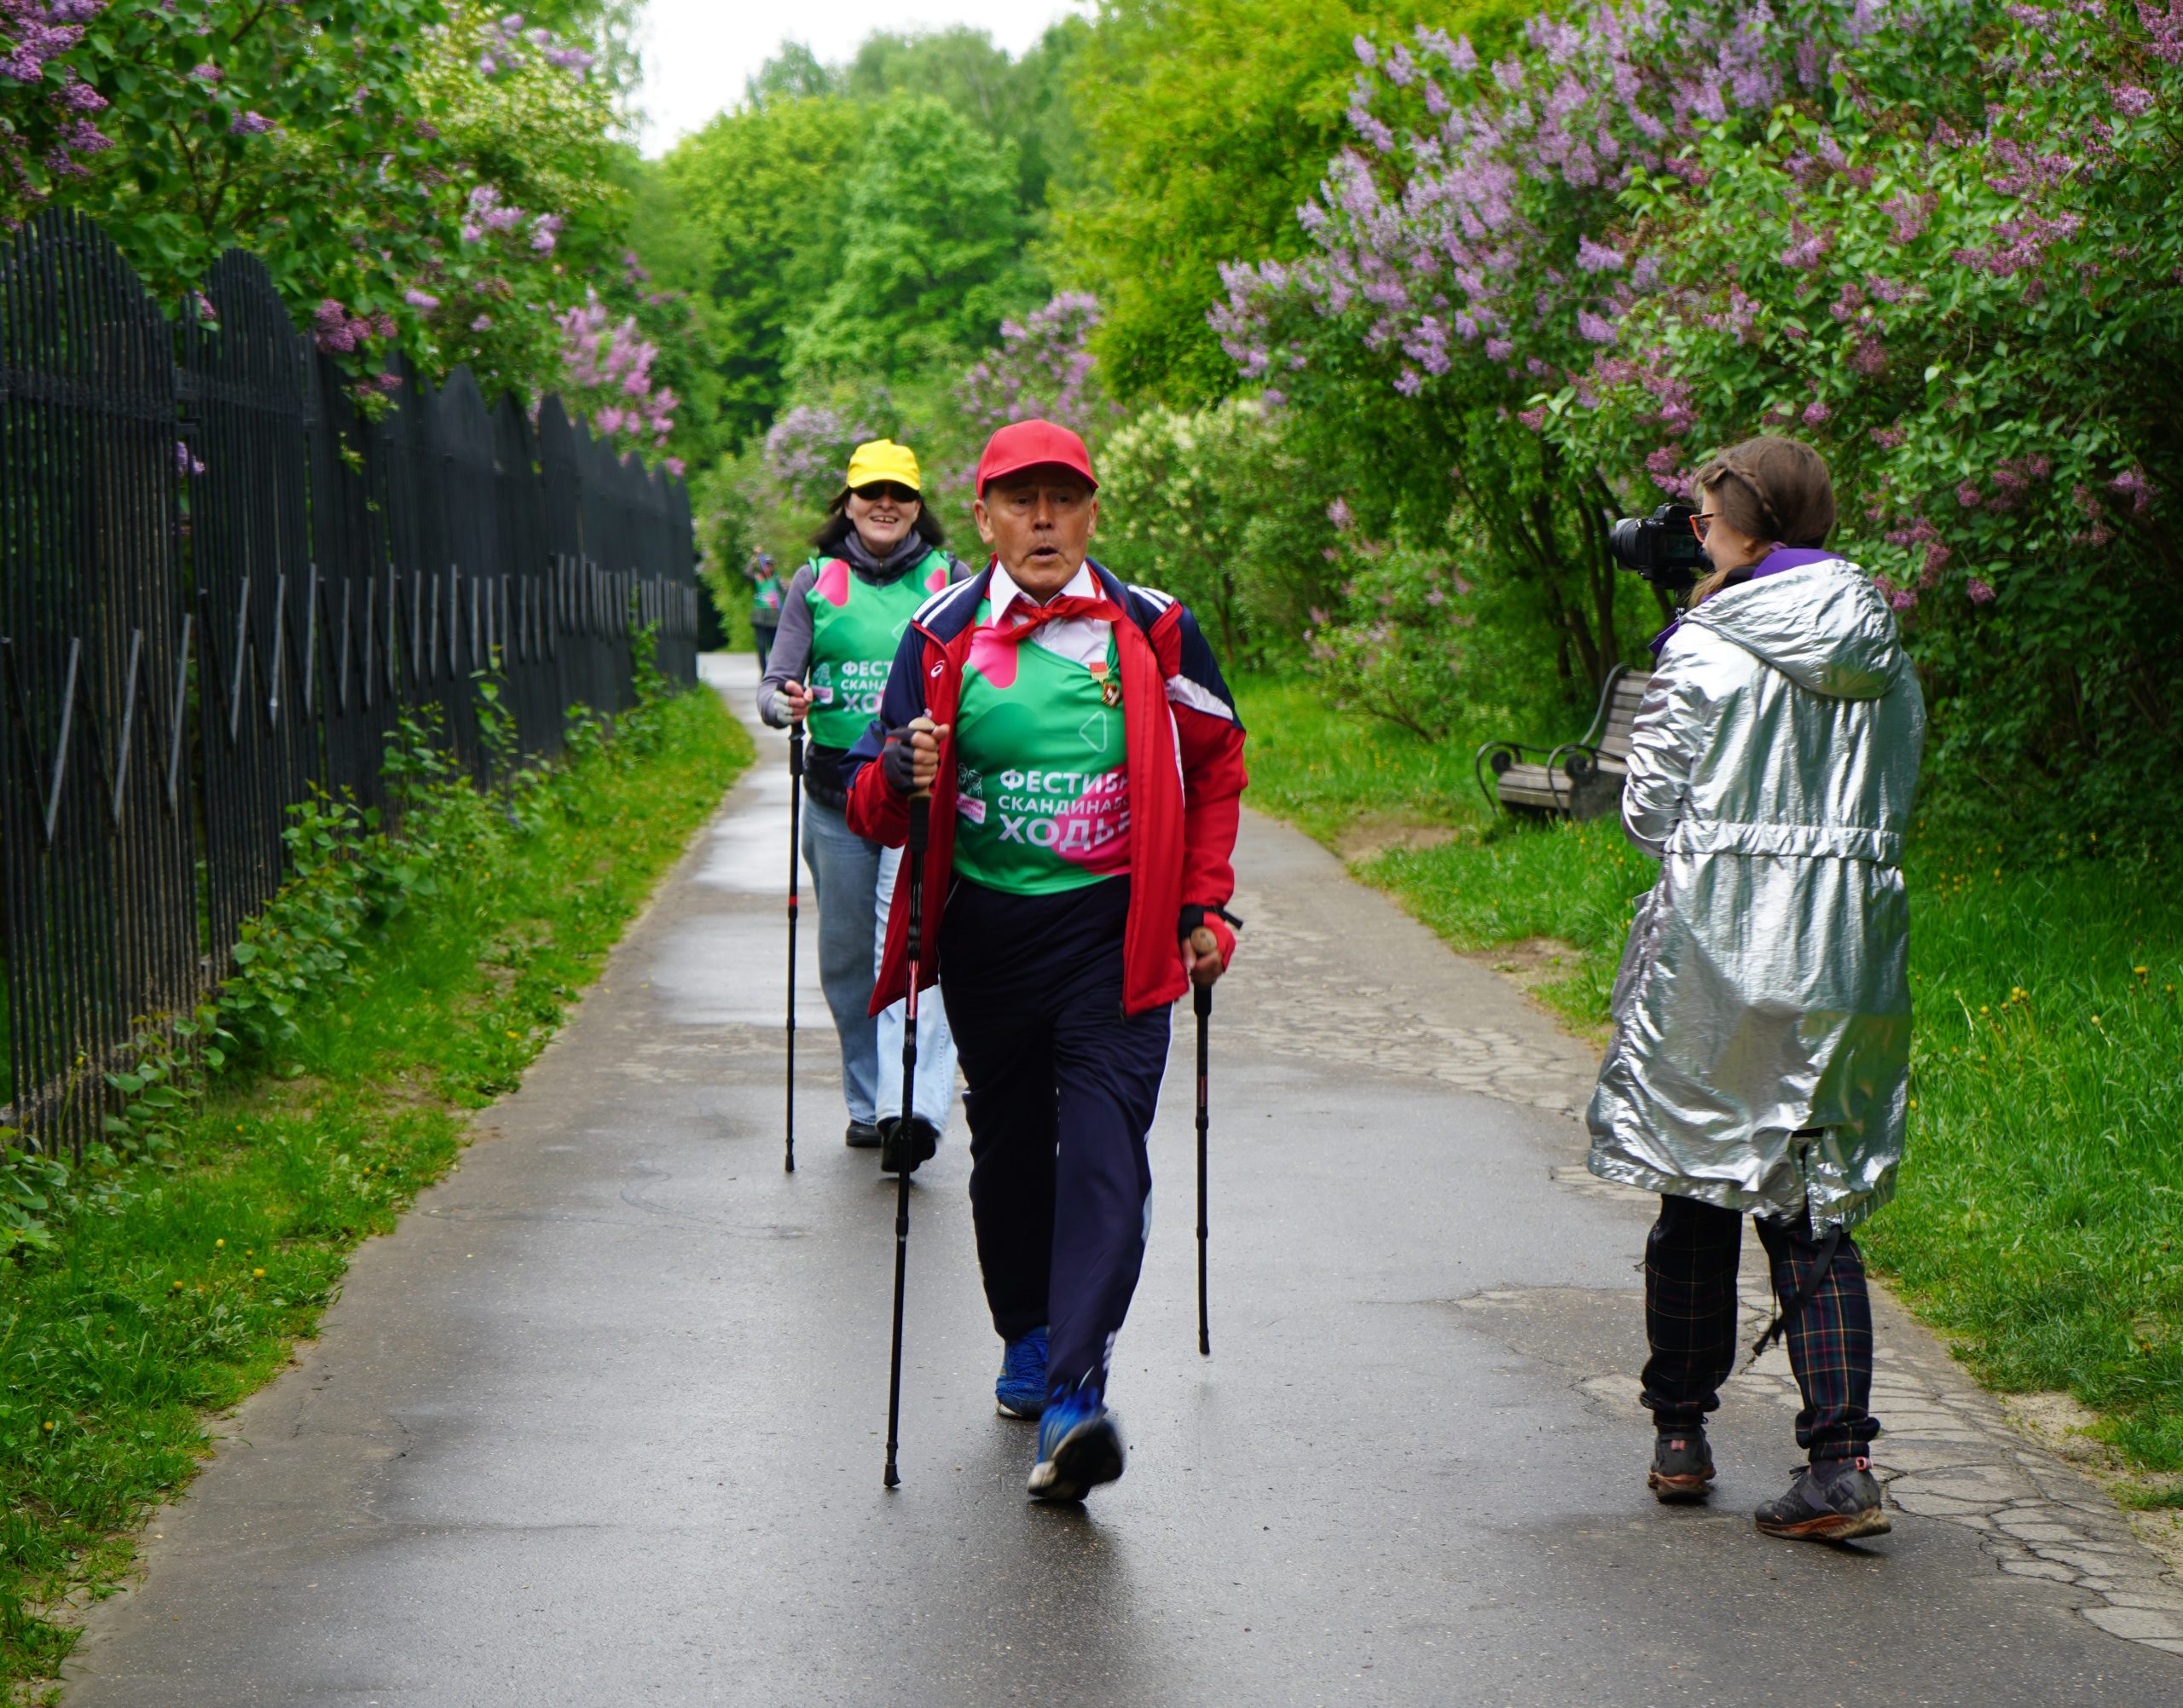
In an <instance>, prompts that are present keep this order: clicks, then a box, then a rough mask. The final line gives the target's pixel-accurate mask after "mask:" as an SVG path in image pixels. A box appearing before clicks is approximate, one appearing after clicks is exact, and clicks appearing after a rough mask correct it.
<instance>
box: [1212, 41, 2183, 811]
mask: <svg viewBox="0 0 2183 1708" xmlns="http://www.w3.org/2000/svg"><path fill="white" fill-rule="evenodd" d="M1358 53H1359V59H1360V63H1361V65H1362V67H1363V69H1362V71H1361V72H1360V75H1359V77H1358V82H1357V86H1356V90H1355V93H1354V98H1353V101H1352V109H1351V113H1350V121H1351V127H1352V134H1353V136H1354V137H1355V139H1356V140H1355V142H1353V143H1352V146H1351V147H1349V148H1346V149H1345V150H1344V151H1343V152H1342V153H1341V154H1340V155H1339V156H1338V157H1337V158H1336V159H1335V160H1334V161H1332V162H1331V163H1330V164H1329V171H1328V176H1327V179H1326V182H1325V184H1324V186H1323V190H1322V192H1321V194H1320V195H1319V196H1318V197H1317V199H1315V200H1313V201H1312V203H1310V204H1308V205H1307V206H1305V207H1304V208H1302V209H1301V210H1300V218H1301V220H1302V222H1303V223H1304V226H1305V228H1306V230H1307V231H1308V232H1309V233H1310V234H1312V239H1313V240H1314V252H1313V253H1312V255H1311V256H1310V257H1308V258H1306V259H1305V260H1304V261H1302V262H1300V263H1289V264H1283V263H1257V264H1254V265H1253V264H1243V263H1237V264H1236V265H1233V266H1231V267H1230V269H1227V273H1226V281H1227V285H1228V292H1229V294H1228V298H1227V300H1226V301H1225V303H1224V304H1220V305H1219V307H1218V308H1217V309H1216V310H1215V312H1214V315H1213V322H1214V325H1215V327H1216V328H1217V329H1218V330H1219V332H1220V333H1221V334H1222V336H1223V338H1224V340H1225V344H1226V347H1227V348H1228V350H1229V352H1230V356H1231V357H1232V358H1233V359H1234V360H1235V362H1236V364H1237V368H1238V370H1239V372H1240V373H1242V374H1243V375H1244V376H1245V377H1247V378H1248V379H1254V380H1255V381H1256V382H1257V383H1258V384H1259V385H1261V386H1262V387H1264V388H1265V389H1266V390H1267V391H1268V392H1269V394H1271V395H1287V396H1288V397H1292V398H1294V399H1295V400H1297V401H1299V402H1304V403H1308V404H1309V405H1310V406H1311V407H1312V412H1313V413H1314V414H1316V415H1318V416H1321V417H1323V418H1325V419H1327V420H1339V421H1340V422H1342V423H1343V426H1342V428H1341V429H1340V431H1346V432H1348V433H1350V434H1351V435H1352V436H1353V437H1359V438H1363V439H1374V438H1377V439H1381V440H1385V441H1387V442H1389V443H1397V442H1399V443H1404V445H1405V446H1406V448H1407V449H1408V455H1406V456H1405V457H1404V458H1403V459H1401V460H1400V467H1399V470H1398V473H1397V474H1396V475H1395V476H1393V477H1390V478H1389V481H1388V489H1387V490H1384V491H1381V492H1377V493H1372V492H1360V494H1359V499H1360V501H1368V500H1376V501H1378V503H1379V505H1380V507H1381V510H1382V511H1387V510H1390V509H1393V508H1395V507H1398V506H1401V505H1406V506H1407V513H1409V514H1410V515H1411V516H1412V517H1413V518H1415V517H1416V516H1418V515H1421V514H1427V513H1429V512H1430V510H1431V508H1432V504H1433V493H1434V489H1436V488H1437V489H1438V491H1439V503H1440V505H1442V506H1443V507H1445V513H1446V514H1447V515H1448V516H1449V518H1450V524H1449V532H1450V536H1451V539H1454V540H1456V541H1458V542H1459V543H1460V542H1462V541H1468V542H1470V547H1469V548H1470V550H1471V553H1472V559H1471V560H1472V561H1474V563H1476V564H1478V565H1481V566H1482V572H1490V573H1491V574H1492V575H1494V576H1498V577H1499V578H1500V579H1502V580H1503V581H1504V582H1509V583H1514V582H1526V583H1528V584H1529V585H1531V586H1532V587H1533V588H1536V589H1537V616H1538V617H1539V618H1540V619H1542V620H1543V627H1544V628H1545V630H1546V632H1547V634H1548V635H1549V636H1550V637H1551V644H1552V645H1553V646H1555V647H1556V648H1557V649H1558V651H1559V652H1560V655H1561V662H1562V663H1564V664H1565V666H1566V665H1568V664H1571V663H1574V664H1576V665H1577V666H1579V667H1580V669H1578V671H1576V672H1574V673H1572V674H1579V675H1589V676H1590V677H1591V678H1593V679H1594V680H1596V679H1597V678H1598V676H1599V675H1601V674H1603V672H1604V670H1605V669H1606V668H1607V666H1608V665H1609V664H1611V663H1614V662H1616V661H1617V659H1618V658H1620V657H1629V656H1631V655H1632V651H1633V648H1632V646H1631V642H1632V641H1633V640H1634V639H1635V638H1636V635H1635V632H1634V628H1633V624H1632V620H1633V619H1634V618H1635V617H1637V616H1638V615H1640V613H1639V612H1638V611H1636V610H1634V609H1631V608H1630V605H1631V601H1630V588H1629V586H1628V583H1629V579H1630V578H1628V577H1626V576H1616V575H1615V574H1614V573H1613V571H1612V570H1610V569H1608V568H1607V564H1606V559H1605V556H1604V553H1603V551H1602V549H1601V547H1602V546H1603V541H1602V540H1601V535H1600V519H1601V518H1602V517H1603V515H1605V514H1607V513H1609V512H1613V511H1615V510H1624V511H1626V510H1628V509H1630V508H1631V507H1638V506H1643V507H1650V506H1651V505H1652V504H1654V503H1657V502H1659V501H1660V500H1661V499H1662V498H1663V497H1669V496H1672V497H1678V498H1680V497H1685V496H1688V476H1689V472H1690V470H1691V469H1692V468H1693V467H1694V466H1695V464H1696V462H1697V460H1699V458H1701V457H1702V456H1703V455H1705V453H1706V452H1707V451H1708V450H1710V449H1712V448H1714V447H1717V446H1718V445H1720V444H1722V443H1726V442H1728V441H1731V440H1733V439H1735V438H1739V437H1745V436H1746V435H1747V434H1749V433H1752V432H1754V431H1763V430H1773V431H1792V432H1797V433H1799V434H1802V435H1803V436H1804V437H1808V438H1810V439H1811V440H1812V441H1814V442H1815V443H1817V444H1819V445H1820V446H1821V448H1822V449H1824V450H1825V451H1826V452H1827V455H1828V456H1829V458H1830V460H1832V461H1833V464H1834V466H1835V468H1836V471H1837V476H1838V486H1839V488H1840V489H1841V491H1842V494H1843V497H1844V525H1843V528H1842V531H1841V533H1840V535H1839V536H1838V538H1839V540H1840V541H1841V543H1842V544H1843V546H1844V548H1845V549H1846V550H1849V551H1851V552H1853V553H1856V555H1858V556H1859V557H1860V558H1861V559H1862V560H1863V561H1865V562H1866V563H1867V565H1868V566H1870V567H1872V568H1873V569H1874V570H1877V571H1878V572H1879V574H1880V576H1882V577H1883V578H1884V579H1883V584H1884V586H1885V587H1886V588H1887V589H1888V590H1889V592H1890V593H1891V599H1892V600H1893V602H1894V603H1895V605H1896V607H1897V609H1898V610H1899V611H1902V613H1903V614H1904V617H1905V619H1906V622H1908V625H1909V627H1910V629H1911V632H1912V634H1913V640H1914V646H1916V647H1917V648H1918V650H1919V651H1920V655H1921V657H1923V658H1924V659H1925V663H1926V664H1927V666H1928V674H1929V677H1930V678H1931V685H1932V686H1933V687H1934V689H1935V690H1936V693H1935V700H1936V704H1937V708H1938V716H1937V727H1938V729H1939V732H1940V734H1941V738H1942V743H1941V745H1942V750H1943V755H1944V756H1948V757H1949V758H1952V759H1954V760H1956V761H1959V763H1960V774H1963V775H1968V774H1970V772H1971V768H1972V767H1973V766H1974V764H1980V763H1983V764H1987V765H1990V766H1991V767H1995V768H1996V769H1997V770H2002V771H2005V772H2006V771H2013V772H2021V773H2027V774H2029V775H2030V776H2032V777H2035V776H2036V775H2037V774H2038V773H2040V772H2041V769H2042V768H2047V767H2056V766H2059V765H2064V764H2068V765H2076V764H2081V763H2082V756H2084V755H2085V754H2087V752H2089V753H2090V754H2092V755H2093V756H2094V757H2096V758H2099V759H2110V758H2111V759H2114V760H2115V761H2116V762H2117V763H2118V764H2121V765H2123V766H2124V767H2125V768H2126V769H2127V767H2128V764H2129V763H2130V762H2131V761H2128V760H2127V759H2126V758H2125V757H2124V756H2125V755H2126V754H2128V753H2130V752H2138V753H2141V754H2145V755H2149V754H2150V753H2151V750H2152V747H2151V746H2148V745H2147V744H2148V743H2150V744H2152V745H2153V746H2157V744H2159V743H2161V742H2172V741H2173V740H2174V721H2175V719H2176V717H2177V715H2178V714H2179V710H2183V706H2179V701H2183V693H2179V666H2178V662H2177V658H2176V649H2175V648H2174V646H2173V645H2172V644H2169V643H2164V642H2163V641H2161V640H2157V638H2156V637H2158V636H2161V635H2163V634H2168V635H2172V634H2174V632H2175V630H2176V628H2177V625H2178V619H2179V617H2183V612H2179V611H2178V609H2177V605H2176V597H2177V595H2176V593H2175V589H2176V588H2177V586H2178V581H2179V578H2178V576H2176V574H2175V570H2176V568H2177V567H2178V566H2177V565H2176V561H2175V559H2176V553H2175V550H2174V545H2173V543H2172V541H2170V539H2169V535H2168V531H2167V523H2166V511H2165V495H2166V494H2167V493H2169V492H2170V491H2172V489H2173V488H2174V482H2175V480H2176V479H2177V478H2179V477H2183V468H2179V467H2178V462H2179V434H2178V430H2177V428H2176V426H2175V425H2174V411H2173V408H2172V402H2170V401H2169V399H2168V398H2167V397H2165V396H2164V395H2163V388H2162V385H2161V382H2160V381H2159V380H2158V379H2157V376H2158V375H2159V374H2160V373H2163V371H2172V368H2173V351H2174V348H2175V343H2176V334H2177V332H2178V327H2177V326H2176V308H2177V292H2178V289H2179V286H2183V270H2180V269H2183V217H2179V216H2183V207H2179V206H2178V200H2179V195H2180V194H2183V192H2179V189H2178V185H2179V184H2180V183H2183V173H2179V171H2178V170H2177V168H2178V165H2179V164H2183V163H2179V161H2178V159H2177V153H2178V146H2179V145H2178V132H2177V128H2176V124H2175V117H2176V114H2177V113H2178V106H2177V97H2178V96H2179V94H2183V0H2157V3H2156V0H2056V3H2053V4H2047V5H2040V4H2003V3H2000V0H1920V3H1911V0H1896V3H1891V4H1890V3H1882V0H1855V3H1849V0H1774V3H1771V4H1769V3H1766V0H1754V3H1748V4H1745V3H1706V0H1698V3H1687V4H1680V5H1676V4H1670V3H1667V0H1631V3H1626V4H1621V5H1607V4H1601V5H1595V6H1593V7H1590V8H1589V9H1584V10H1581V11H1578V12H1573V13H1572V14H1568V15H1566V16H1563V17H1554V16H1544V17H1540V18H1536V19H1534V20H1532V22H1531V24H1530V25H1529V26H1528V30H1527V33H1526V44H1525V46H1524V48H1523V49H1522V50H1521V51H1520V52H1518V53H1516V54H1514V55H1511V56H1509V57H1508V58H1507V59H1504V60H1503V61H1498V62H1497V63H1492V64H1485V63H1482V62H1480V61H1479V56H1478V55H1476V54H1475V53H1474V52H1473V51H1472V50H1471V49H1470V48H1469V46H1468V43H1463V42H1460V41H1451V40H1449V39H1448V38H1445V36H1442V35H1439V34H1438V33H1436V32H1433V31H1431V30H1429V29H1426V30H1420V31H1418V32H1416V34H1415V37H1414V38H1412V39H1411V40H1410V41H1405V42H1398V43H1392V44H1389V43H1372V42H1365V41H1360V43H1359V49H1358ZM1444 471H1445V474H1444V473H1443V472H1444ZM1404 482H1406V483H1407V485H1406V486H1404V484H1403V483H1404ZM2140 762H2142V761H2140ZM2120 774H2121V773H2117V775H2120ZM2012 786H2022V785H2012ZM2087 798H2088V797H2087Z"/></svg>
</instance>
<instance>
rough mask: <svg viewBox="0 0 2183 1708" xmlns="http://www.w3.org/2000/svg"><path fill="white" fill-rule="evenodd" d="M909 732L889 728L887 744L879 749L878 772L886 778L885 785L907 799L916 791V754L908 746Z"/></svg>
mask: <svg viewBox="0 0 2183 1708" xmlns="http://www.w3.org/2000/svg"><path fill="white" fill-rule="evenodd" d="M910 734H911V732H910V731H908V730H906V729H890V730H889V731H888V732H887V744H886V745H885V746H884V747H883V748H881V749H880V750H879V773H880V775H881V776H883V777H884V778H885V779H887V786H888V787H889V789H892V790H894V791H895V793H896V794H897V795H900V796H902V797H903V799H905V800H907V799H908V798H909V797H910V796H912V795H914V794H915V793H916V792H917V786H918V773H917V755H916V754H915V753H914V752H912V750H911V747H910Z"/></svg>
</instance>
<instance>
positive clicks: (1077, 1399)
mask: <svg viewBox="0 0 2183 1708" xmlns="http://www.w3.org/2000/svg"><path fill="white" fill-rule="evenodd" d="M1121 1474H1122V1432H1121V1428H1120V1424H1119V1422H1118V1421H1117V1420H1116V1418H1115V1415H1114V1413H1113V1412H1111V1411H1109V1410H1107V1408H1106V1407H1105V1406H1104V1405H1103V1404H1101V1403H1100V1395H1099V1392H1098V1390H1097V1389H1096V1388H1091V1387H1083V1388H1079V1389H1077V1390H1076V1391H1075V1392H1072V1393H1065V1394H1063V1395H1062V1396H1060V1397H1059V1398H1057V1399H1056V1400H1055V1401H1054V1402H1053V1403H1052V1404H1050V1405H1048V1406H1047V1407H1046V1410H1045V1416H1043V1417H1041V1418H1040V1419H1039V1462H1038V1463H1037V1464H1035V1465H1034V1466H1033V1467H1032V1468H1031V1480H1030V1482H1029V1483H1028V1484H1027V1485H1025V1488H1026V1491H1027V1492H1028V1494H1029V1495H1030V1496H1031V1497H1032V1498H1033V1499H1034V1500H1040V1501H1080V1500H1082V1499H1083V1498H1084V1497H1085V1496H1086V1495H1087V1494H1089V1493H1091V1491H1092V1490H1094V1489H1096V1488H1097V1487H1098V1486H1099V1485H1100V1484H1102V1483H1111V1482H1113V1481H1114V1480H1115V1479H1116V1478H1117V1477H1119V1476H1120V1475H1121Z"/></svg>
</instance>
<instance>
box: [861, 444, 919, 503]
mask: <svg viewBox="0 0 2183 1708" xmlns="http://www.w3.org/2000/svg"><path fill="white" fill-rule="evenodd" d="M880 480H891V481H894V482H895V483H896V484H898V485H901V486H906V487H908V488H909V489H910V490H911V491H912V492H923V491H924V476H922V475H921V474H919V473H918V454H917V453H916V452H915V451H913V450H912V449H910V448H909V447H908V446H907V445H898V444H896V443H895V442H894V440H892V439H866V441H865V442H864V443H862V444H860V445H859V446H858V447H857V448H856V449H855V450H854V451H852V452H851V453H850V454H849V472H848V476H847V478H845V479H844V480H843V485H844V486H847V487H848V488H849V489H851V490H852V491H854V490H855V489H857V488H858V487H860V486H870V485H871V483H873V482H874V481H880Z"/></svg>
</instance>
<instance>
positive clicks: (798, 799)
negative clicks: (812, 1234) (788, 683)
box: [781, 718, 803, 1174]
mask: <svg viewBox="0 0 2183 1708" xmlns="http://www.w3.org/2000/svg"><path fill="white" fill-rule="evenodd" d="M802 839H803V721H802V719H801V718H798V719H797V720H796V721H795V722H793V723H791V724H790V725H789V727H788V1115H787V1122H788V1149H787V1151H786V1153H785V1155H784V1157H783V1160H782V1162H781V1167H782V1168H783V1169H784V1170H785V1172H788V1173H790V1174H793V1173H795V1172H796V883H797V879H798V877H799V875H800V872H799V868H800V867H801V866H802V859H803V854H802V846H801V844H802Z"/></svg>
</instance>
